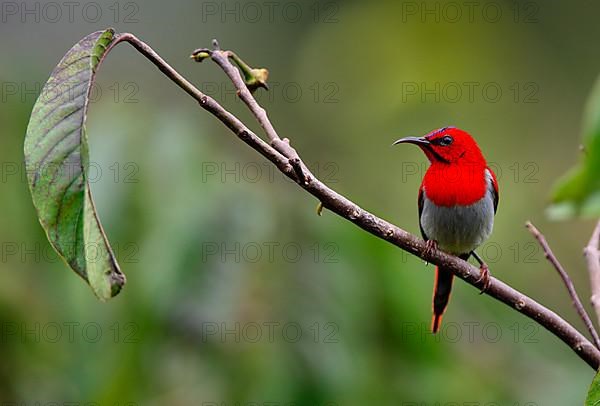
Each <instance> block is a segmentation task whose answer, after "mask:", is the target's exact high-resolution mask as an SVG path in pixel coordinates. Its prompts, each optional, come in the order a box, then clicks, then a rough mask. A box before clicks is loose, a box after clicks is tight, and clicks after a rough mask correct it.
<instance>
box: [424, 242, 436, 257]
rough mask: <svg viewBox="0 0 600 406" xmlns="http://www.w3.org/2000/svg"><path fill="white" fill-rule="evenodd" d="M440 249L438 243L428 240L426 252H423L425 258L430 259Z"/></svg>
mask: <svg viewBox="0 0 600 406" xmlns="http://www.w3.org/2000/svg"><path fill="white" fill-rule="evenodd" d="M437 249H438V243H437V241H436V240H427V241H425V250H424V251H423V256H424V257H425V258H428V257H429V256H431V254H433V251H435V250H437Z"/></svg>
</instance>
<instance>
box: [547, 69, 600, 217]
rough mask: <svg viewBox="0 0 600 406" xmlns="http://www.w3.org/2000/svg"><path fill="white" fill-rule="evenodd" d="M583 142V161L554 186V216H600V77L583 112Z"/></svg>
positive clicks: (550, 210)
mask: <svg viewBox="0 0 600 406" xmlns="http://www.w3.org/2000/svg"><path fill="white" fill-rule="evenodd" d="M582 145H583V152H582V157H581V162H580V163H579V164H578V165H577V166H576V167H574V168H572V169H571V170H570V171H569V172H568V173H567V174H566V175H565V176H564V177H563V178H561V179H559V181H558V182H557V184H556V186H555V189H554V193H553V205H552V206H551V207H550V209H549V214H550V216H551V217H554V218H569V217H573V216H582V217H598V216H600V77H599V78H598V79H597V80H596V84H595V85H594V89H593V90H592V93H591V95H590V97H589V99H588V102H587V106H586V111H585V113H584V117H583V140H582Z"/></svg>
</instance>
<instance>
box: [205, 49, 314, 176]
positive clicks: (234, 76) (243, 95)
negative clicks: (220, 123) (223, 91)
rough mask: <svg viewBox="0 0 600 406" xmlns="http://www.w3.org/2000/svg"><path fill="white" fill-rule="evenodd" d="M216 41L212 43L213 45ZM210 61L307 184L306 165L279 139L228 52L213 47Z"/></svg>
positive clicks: (286, 140)
mask: <svg viewBox="0 0 600 406" xmlns="http://www.w3.org/2000/svg"><path fill="white" fill-rule="evenodd" d="M215 43H216V41H215V42H214V43H213V44H215ZM210 55H211V59H212V60H213V61H215V62H216V63H217V65H219V66H220V67H221V69H223V71H224V72H225V74H226V75H227V76H228V77H229V79H230V80H231V81H232V82H233V84H234V86H235V88H236V90H237V94H238V96H239V98H240V99H242V101H243V102H244V103H245V104H246V106H248V108H249V109H250V111H251V112H252V114H253V115H254V117H255V118H256V120H257V121H258V123H259V124H260V126H261V127H262V128H263V130H264V131H265V134H266V136H267V138H268V139H269V142H270V143H271V145H272V146H273V148H275V149H276V150H277V151H279V152H281V153H282V154H283V155H284V156H286V157H287V158H288V159H289V160H290V163H291V164H292V166H293V167H294V169H295V170H296V172H297V173H298V176H299V179H300V181H301V182H302V183H309V182H310V180H311V177H312V176H311V175H312V174H311V173H310V171H309V170H308V168H307V167H306V165H305V164H304V163H303V162H302V159H300V156H299V155H298V152H297V151H296V150H295V149H294V148H293V147H292V146H291V145H290V141H289V140H288V139H287V138H284V139H281V138H280V137H279V134H277V131H276V130H275V127H273V124H272V123H271V120H269V116H268V114H267V111H266V110H265V109H264V108H263V107H261V105H260V104H258V102H257V101H256V99H255V98H254V96H252V93H251V92H250V89H248V87H247V86H246V84H245V83H244V79H243V78H242V75H241V73H240V71H239V70H237V69H236V68H235V66H233V64H232V63H231V62H230V61H229V57H230V56H231V52H230V51H222V50H221V49H219V47H218V43H217V45H216V46H215V49H213V50H212V52H211V53H210Z"/></svg>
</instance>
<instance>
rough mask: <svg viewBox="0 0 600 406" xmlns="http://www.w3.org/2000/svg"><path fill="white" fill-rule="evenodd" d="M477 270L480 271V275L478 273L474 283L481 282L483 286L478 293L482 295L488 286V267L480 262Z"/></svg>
mask: <svg viewBox="0 0 600 406" xmlns="http://www.w3.org/2000/svg"><path fill="white" fill-rule="evenodd" d="M479 270H480V271H481V275H479V278H477V280H476V281H475V283H480V282H483V287H482V288H481V291H480V292H479V294H480V295H482V294H484V293H485V292H486V291H487V290H488V289H489V288H490V269H489V268H488V266H487V265H486V264H481V266H480V267H479Z"/></svg>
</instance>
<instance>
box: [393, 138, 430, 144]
mask: <svg viewBox="0 0 600 406" xmlns="http://www.w3.org/2000/svg"><path fill="white" fill-rule="evenodd" d="M404 143H406V144H415V145H429V144H430V143H429V141H428V140H427V139H426V138H425V137H404V138H400V139H399V140H398V141H396V142H394V143H393V144H392V145H397V144H404Z"/></svg>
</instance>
